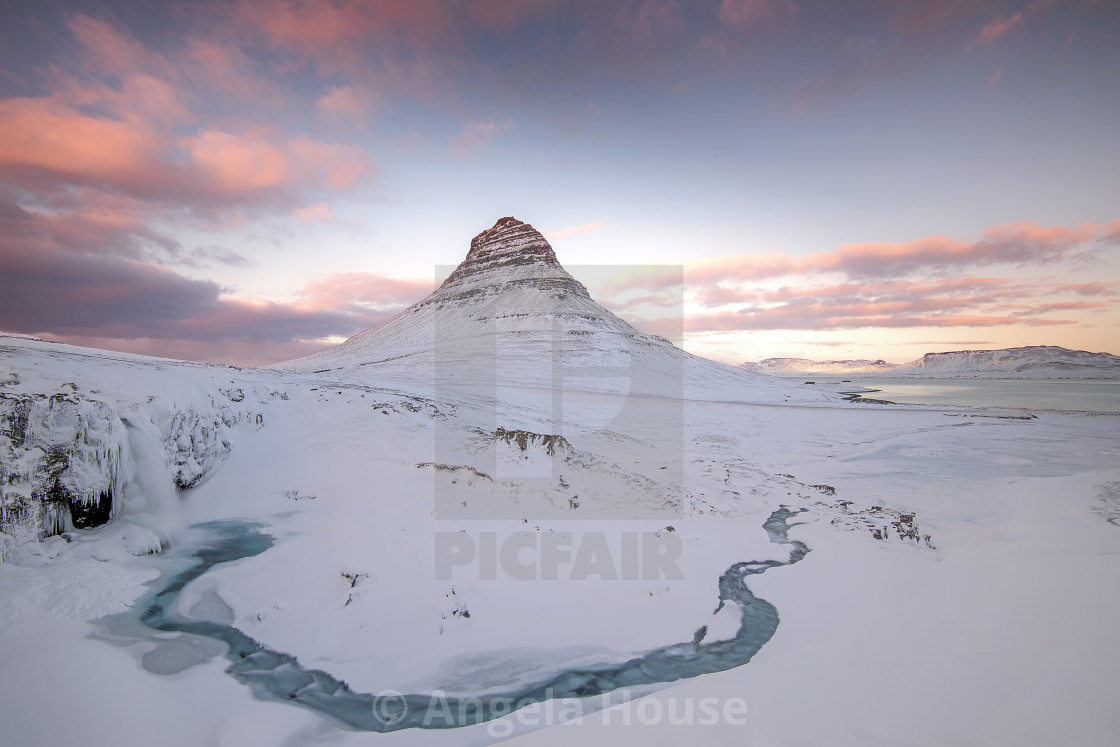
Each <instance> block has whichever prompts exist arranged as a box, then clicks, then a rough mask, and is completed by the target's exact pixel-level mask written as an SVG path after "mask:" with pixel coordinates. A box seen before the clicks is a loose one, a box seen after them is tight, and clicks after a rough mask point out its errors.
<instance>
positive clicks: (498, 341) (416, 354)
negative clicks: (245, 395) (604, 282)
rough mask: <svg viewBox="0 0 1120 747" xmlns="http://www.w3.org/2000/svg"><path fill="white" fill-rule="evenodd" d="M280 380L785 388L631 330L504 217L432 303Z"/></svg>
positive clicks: (665, 389)
mask: <svg viewBox="0 0 1120 747" xmlns="http://www.w3.org/2000/svg"><path fill="white" fill-rule="evenodd" d="M276 368H279V369H286V370H295V371H303V372H309V373H320V374H328V373H329V374H332V375H342V374H345V375H347V376H354V375H357V376H363V377H376V378H377V380H379V381H384V380H393V379H405V380H408V381H409V382H410V383H415V382H416V381H417V380H423V379H425V378H428V379H430V380H431V381H432V382H433V384H434V387H435V388H437V389H438V388H444V387H448V386H452V387H456V388H462V387H464V386H471V385H474V386H491V387H492V386H496V385H501V386H502V387H503V388H508V387H511V386H516V387H529V388H538V389H547V390H552V389H553V388H556V387H557V386H559V385H560V380H561V379H563V380H564V383H563V387H562V388H564V389H568V390H572V389H576V390H583V391H611V392H616V393H629V394H634V393H643V394H651V395H657V396H673V397H680V396H681V395H682V391H683V387H686V386H687V387H688V388H689V390H690V391H693V392H700V393H702V392H704V391H708V392H711V391H713V390H715V391H719V392H724V391H725V390H728V389H730V391H732V392H737V393H738V395H739V396H740V397H742V398H744V399H749V398H751V397H756V398H757V397H761V398H763V399H767V400H775V399H779V398H781V397H785V396H787V392H788V387H782V388H775V387H774V382H772V381H770V380H767V379H766V378H765V377H760V376H757V375H753V374H752V373H748V372H744V371H742V370H740V369H736V368H735V367H733V366H728V365H725V364H722V363H717V362H715V361H710V360H707V359H704V358H698V357H696V356H693V355H691V354H689V353H686V352H685V351H683V350H681V349H680V348H678V347H676V346H674V345H673V344H672V343H671V342H670V341H669V340H667V339H665V338H664V337H659V336H657V335H649V334H645V333H643V332H640V331H639V330H637V329H635V328H634V327H632V326H631V325H630V324H628V323H627V322H625V321H624V320H622V319H620V318H619V317H618V316H616V315H615V314H613V313H611V312H610V311H609V310H607V309H606V308H604V307H603V306H601V305H600V304H599V303H597V302H596V301H595V300H594V299H592V298H591V295H590V294H589V293H588V291H587V288H585V287H584V286H583V284H582V283H580V282H579V281H578V280H576V279H575V278H573V277H572V276H571V275H570V274H569V273H568V272H567V271H566V270H565V269H564V268H563V266H561V264H560V262H559V261H558V260H557V258H556V254H555V252H554V251H553V249H552V247H551V246H550V245H549V243H548V242H547V241H546V240H545V238H544V237H543V236H542V235H541V234H540V232H538V231H537V230H536V229H535V228H533V226H531V225H530V224H528V223H524V222H522V221H519V220H517V219H516V218H513V217H505V218H502V219H500V220H498V222H496V223H495V224H494V225H493V226H492V227H491V228H489V229H487V230H485V231H483V232H481V233H480V234H478V235H477V236H475V237H474V238H473V239H472V240H471V243H470V250H469V251H468V253H467V256H466V258H465V259H464V260H463V262H462V263H461V264H460V265H459V266H458V267H456V268H455V270H454V271H453V272H452V273H451V274H450V275H449V276H448V278H447V279H446V280H445V281H444V282H443V284H442V285H441V286H440V287H439V288H438V289H436V290H435V291H434V292H433V293H432V294H431V295H429V296H428V297H426V298H424V299H422V300H420V301H418V302H417V303H415V304H413V305H412V306H410V307H408V308H407V309H405V310H404V311H402V312H400V313H399V314H397V315H396V316H394V317H392V318H390V319H387V320H386V321H384V322H382V323H380V324H378V325H376V326H374V327H371V328H369V329H367V330H365V331H363V332H359V333H358V334H356V335H354V336H353V337H351V338H350V339H348V340H346V341H345V342H343V343H341V344H340V345H337V346H335V347H332V348H328V349H327V350H323V351H321V352H318V353H315V354H313V355H310V356H307V357H304V358H300V359H297V360H293V361H288V362H286V363H281V364H277V365H276Z"/></svg>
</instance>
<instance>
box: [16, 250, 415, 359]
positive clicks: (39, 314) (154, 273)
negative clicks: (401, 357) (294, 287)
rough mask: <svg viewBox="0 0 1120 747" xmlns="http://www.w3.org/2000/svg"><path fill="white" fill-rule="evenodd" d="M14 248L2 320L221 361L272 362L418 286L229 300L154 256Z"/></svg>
mask: <svg viewBox="0 0 1120 747" xmlns="http://www.w3.org/2000/svg"><path fill="white" fill-rule="evenodd" d="M18 249H19V248H18V247H17V250H16V251H11V246H10V245H9V243H8V242H5V243H4V244H2V245H0V297H2V298H4V304H3V305H2V306H0V329H8V330H15V331H26V332H29V333H31V334H40V335H44V336H50V337H52V338H53V339H62V340H66V341H69V342H74V343H77V344H91V345H99V346H104V347H108V348H110V349H117V350H132V351H135V352H143V353H147V354H154V355H165V356H175V355H183V354H184V351H187V350H190V351H192V352H191V354H190V355H189V356H188V357H192V358H195V359H205V360H218V359H219V358H218V357H216V356H218V355H219V352H220V351H225V355H228V356H229V357H228V358H225V360H227V361H232V362H241V363H269V362H276V361H279V360H284V359H286V358H289V357H293V356H294V355H302V354H307V353H310V352H313V350H314V349H317V348H318V347H321V346H322V344H321V341H322V340H324V339H326V338H328V337H335V336H342V337H347V336H350V335H352V334H354V333H355V332H358V331H360V330H362V329H365V328H367V327H370V326H372V325H374V324H376V323H378V322H380V321H383V320H384V319H386V318H388V316H390V315H392V314H393V313H396V312H397V311H400V310H401V309H402V308H403V306H404V304H405V303H406V301H408V302H410V301H411V300H415V298H416V297H419V296H421V295H422V293H419V291H420V290H422V289H424V287H423V284H421V283H419V282H418V281H417V282H411V281H393V280H389V279H381V280H380V284H378V283H375V282H373V281H369V280H368V279H367V282H365V283H364V284H363V283H360V282H358V281H357V280H355V279H353V278H341V279H340V278H338V277H333V278H327V279H325V280H323V281H318V282H316V283H312V284H309V286H308V288H307V289H305V292H304V294H303V297H302V298H301V303H298V304H295V303H274V302H268V301H253V300H245V299H232V298H227V297H223V296H222V293H221V288H220V287H219V286H218V284H217V283H214V282H213V281H209V280H195V279H192V278H188V277H185V276H183V275H180V274H178V273H176V272H173V271H172V270H169V269H167V268H164V267H160V266H157V265H155V264H153V263H151V262H146V261H142V260H135V259H129V258H124V257H119V256H114V255H93V254H84V253H76V252H69V251H65V250H47V251H37V252H27V251H19V250H18ZM426 290H431V284H430V282H429V283H427V285H426ZM379 291H383V292H380V293H379ZM60 298H64V299H66V303H58V299H60Z"/></svg>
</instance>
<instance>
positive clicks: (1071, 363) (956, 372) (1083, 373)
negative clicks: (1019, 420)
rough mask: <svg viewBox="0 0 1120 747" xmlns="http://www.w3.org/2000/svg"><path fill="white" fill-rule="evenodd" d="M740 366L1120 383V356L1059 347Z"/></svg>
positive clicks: (789, 371) (776, 371) (778, 371)
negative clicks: (909, 358)
mask: <svg viewBox="0 0 1120 747" xmlns="http://www.w3.org/2000/svg"><path fill="white" fill-rule="evenodd" d="M741 367H742V368H745V369H747V370H748V371H757V372H759V373H766V374H771V375H775V376H789V375H801V374H820V375H830V374H831V375H851V376H875V375H878V376H913V377H921V378H989V379H1001V378H1006V379H1120V356H1116V355H1112V354H1110V353H1090V352H1088V351H1085V350H1070V349H1069V348H1063V347H1059V346H1057V345H1030V346H1027V347H1021V348H1005V349H1002V350H955V351H952V352H947V353H926V354H925V355H923V356H922V357H921V358H918V359H917V360H913V361H910V362H909V363H901V364H893V363H886V362H884V361H882V360H877V361H869V360H849V361H811V360H807V359H805V358H767V359H766V360H763V361H759V362H757V363H752V362H748V363H743V364H742V365H741Z"/></svg>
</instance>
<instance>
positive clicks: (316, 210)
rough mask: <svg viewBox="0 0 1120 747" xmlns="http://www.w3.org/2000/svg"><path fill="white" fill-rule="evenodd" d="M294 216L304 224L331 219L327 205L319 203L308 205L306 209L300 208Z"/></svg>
mask: <svg viewBox="0 0 1120 747" xmlns="http://www.w3.org/2000/svg"><path fill="white" fill-rule="evenodd" d="M296 216H298V217H299V219H300V220H301V221H303V222H304V223H314V222H316V221H321V220H329V219H330V217H331V208H330V205H328V204H327V203H325V202H320V203H317V204H315V205H308V206H307V207H303V208H300V209H299V210H297V211H296Z"/></svg>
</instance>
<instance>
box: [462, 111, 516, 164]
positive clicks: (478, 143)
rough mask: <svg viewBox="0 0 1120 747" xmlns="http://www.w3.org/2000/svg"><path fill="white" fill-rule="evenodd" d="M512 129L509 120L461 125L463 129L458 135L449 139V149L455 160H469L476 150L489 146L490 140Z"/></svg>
mask: <svg viewBox="0 0 1120 747" xmlns="http://www.w3.org/2000/svg"><path fill="white" fill-rule="evenodd" d="M512 127H513V122H511V121H509V120H506V121H504V122H496V121H494V120H490V121H487V122H468V123H467V124H465V125H463V129H462V130H461V131H460V132H459V134H458V135H455V136H454V137H452V138H451V149H452V151H453V152H454V154H455V157H456V158H460V159H466V158H470V157H471V156H472V155H474V152H475V151H476V150H478V149H479V148H485V147H486V146H488V145H490V141H491V140H493V139H494V138H495V137H496V136H498V135H501V134H504V133H506V132H509V130H510V129H511V128H512Z"/></svg>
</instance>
